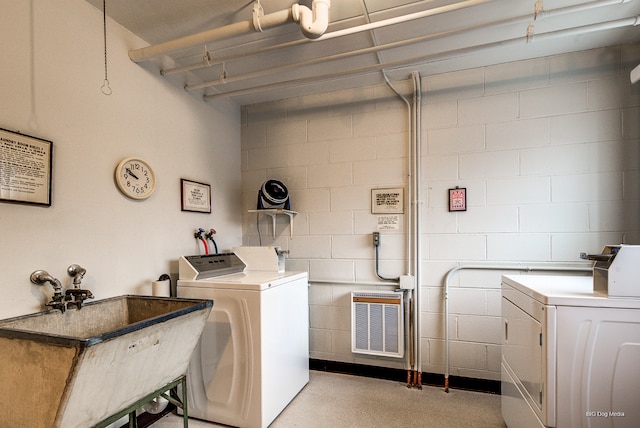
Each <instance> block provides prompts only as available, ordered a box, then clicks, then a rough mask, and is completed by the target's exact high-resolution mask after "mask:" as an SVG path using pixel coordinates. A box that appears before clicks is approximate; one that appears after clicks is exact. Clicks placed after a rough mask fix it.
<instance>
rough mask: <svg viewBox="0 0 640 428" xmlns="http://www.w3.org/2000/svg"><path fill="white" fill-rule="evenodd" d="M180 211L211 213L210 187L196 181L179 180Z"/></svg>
mask: <svg viewBox="0 0 640 428" xmlns="http://www.w3.org/2000/svg"><path fill="white" fill-rule="evenodd" d="M180 196H181V199H182V211H193V212H198V213H210V212H211V186H209V185H208V184H205V183H198V182H197V181H191V180H185V179H184V178H181V179H180Z"/></svg>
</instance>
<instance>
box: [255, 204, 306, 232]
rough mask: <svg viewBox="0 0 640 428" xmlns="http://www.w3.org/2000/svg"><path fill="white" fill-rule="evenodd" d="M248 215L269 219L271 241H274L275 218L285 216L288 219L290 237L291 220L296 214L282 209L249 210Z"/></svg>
mask: <svg viewBox="0 0 640 428" xmlns="http://www.w3.org/2000/svg"><path fill="white" fill-rule="evenodd" d="M249 212H250V213H258V214H266V215H268V216H269V217H271V224H272V228H273V239H276V218H277V217H278V215H286V216H287V217H289V226H290V229H289V230H290V232H291V236H293V218H294V217H295V216H296V214H298V213H297V212H296V211H291V210H285V209H283V208H268V209H264V210H249Z"/></svg>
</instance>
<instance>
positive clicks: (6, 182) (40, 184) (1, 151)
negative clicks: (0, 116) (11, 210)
mask: <svg viewBox="0 0 640 428" xmlns="http://www.w3.org/2000/svg"><path fill="white" fill-rule="evenodd" d="M52 156H53V143H52V142H51V141H47V140H42V139H40V138H36V137H31V136H29V135H24V134H20V133H18V132H12V131H8V130H6V129H1V128H0V202H12V203H18V204H33V205H44V206H47V207H49V206H51V160H52Z"/></svg>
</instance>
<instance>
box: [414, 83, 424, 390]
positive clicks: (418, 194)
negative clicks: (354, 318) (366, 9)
mask: <svg viewBox="0 0 640 428" xmlns="http://www.w3.org/2000/svg"><path fill="white" fill-rule="evenodd" d="M412 78H413V87H414V95H413V96H414V108H413V110H414V111H413V123H414V126H413V128H414V129H413V153H412V157H413V173H412V181H413V189H414V190H413V193H414V208H413V211H414V226H413V229H414V233H413V242H414V251H413V253H414V254H413V257H414V262H413V264H414V284H415V291H414V296H415V306H414V308H415V309H414V324H415V328H414V330H415V333H414V336H415V337H414V341H415V345H414V352H415V364H416V370H417V372H418V385H417V386H418V387H421V386H422V349H421V346H420V336H421V329H420V320H421V315H420V298H421V295H422V293H421V290H420V285H421V283H422V268H421V261H422V250H421V246H422V239H421V235H422V225H421V223H422V185H421V184H422V181H421V180H422V178H421V171H420V165H421V147H420V146H421V133H422V82H421V81H420V73H418V72H417V71H414V72H413V73H412Z"/></svg>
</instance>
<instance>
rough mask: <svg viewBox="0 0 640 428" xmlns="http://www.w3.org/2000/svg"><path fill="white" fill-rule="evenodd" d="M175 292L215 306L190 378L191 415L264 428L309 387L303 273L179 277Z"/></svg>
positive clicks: (188, 397)
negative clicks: (210, 301)
mask: <svg viewBox="0 0 640 428" xmlns="http://www.w3.org/2000/svg"><path fill="white" fill-rule="evenodd" d="M214 256H215V255H214ZM214 256H212V257H214ZM214 259H215V257H214ZM185 261H186V259H185V258H184V257H183V258H181V260H180V263H181V265H182V264H184V262H185ZM180 276H181V278H182V276H183V275H182V268H181V275H180ZM177 295H178V297H198V298H205V297H206V298H207V299H212V300H213V301H214V305H213V308H212V311H211V314H210V316H209V319H208V320H207V323H206V325H205V327H204V330H203V333H202V337H201V339H200V343H199V345H198V347H197V348H196V350H195V351H194V354H193V357H192V360H191V363H190V365H189V369H188V373H187V392H188V395H187V399H188V409H189V416H190V417H195V418H199V419H205V420H208V421H212V422H216V423H220V424H225V425H231V426H236V427H249V428H256V427H257V428H264V427H267V426H268V425H269V424H271V422H273V420H274V419H275V418H276V417H277V416H278V415H279V414H280V412H282V410H283V409H284V408H285V407H286V406H287V405H288V404H289V403H290V402H291V400H292V399H293V398H294V397H295V396H296V394H297V393H298V392H299V391H300V390H301V389H302V388H303V387H304V386H305V385H306V384H307V383H308V382H309V305H308V276H307V273H306V272H268V271H243V272H238V273H232V274H226V275H222V276H215V277H210V278H204V279H188V280H186V279H180V280H178V284H177Z"/></svg>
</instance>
